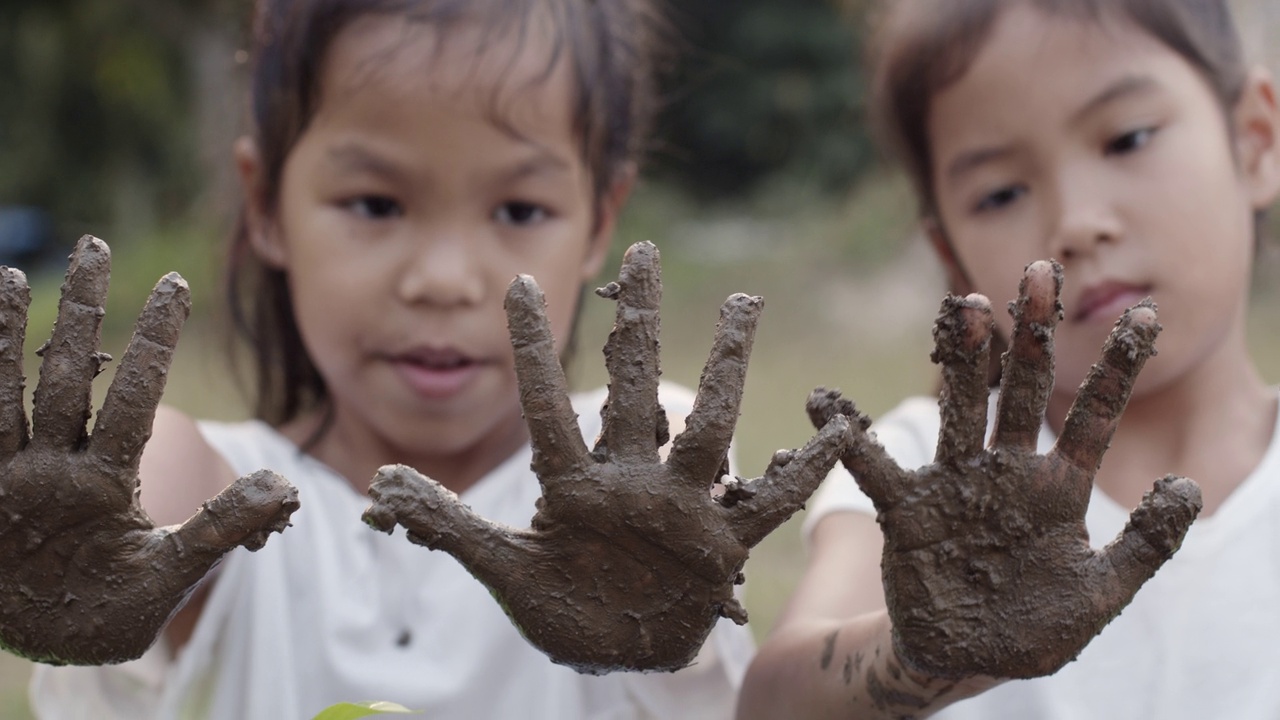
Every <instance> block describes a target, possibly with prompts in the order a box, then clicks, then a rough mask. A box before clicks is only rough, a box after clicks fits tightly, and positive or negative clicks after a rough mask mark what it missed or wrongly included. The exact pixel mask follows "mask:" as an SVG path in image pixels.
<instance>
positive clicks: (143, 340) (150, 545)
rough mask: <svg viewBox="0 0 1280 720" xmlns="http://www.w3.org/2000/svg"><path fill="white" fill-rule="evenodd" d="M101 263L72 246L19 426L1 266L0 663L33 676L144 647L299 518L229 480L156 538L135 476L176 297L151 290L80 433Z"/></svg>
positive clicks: (21, 330)
mask: <svg viewBox="0 0 1280 720" xmlns="http://www.w3.org/2000/svg"><path fill="white" fill-rule="evenodd" d="M110 273H111V257H110V251H109V250H108V248H107V246H106V244H105V243H103V242H102V241H101V240H98V239H97V238H92V237H89V236H85V237H84V238H81V240H80V242H79V243H78V245H77V246H76V249H75V251H74V252H73V254H72V256H71V263H70V266H69V268H68V270H67V276H66V281H65V282H64V284H63V286H62V299H61V301H60V302H59V306H58V319H57V323H56V324H55V326H54V329H53V334H52V337H51V338H50V339H49V342H48V343H46V345H45V346H44V347H43V348H42V349H41V351H40V353H41V355H42V357H43V363H42V365H41V369H40V382H39V384H38V386H37V388H36V392H35V400H34V407H33V410H32V422H31V425H30V427H28V423H27V418H26V412H25V409H24V404H23V386H24V383H25V379H24V376H23V366H22V346H23V341H24V338H25V334H26V318H27V308H28V306H29V304H30V291H29V290H28V288H27V284H26V278H25V276H24V275H23V274H22V272H21V271H18V270H14V269H11V268H5V267H0V648H3V649H5V650H8V651H10V652H13V653H15V654H18V655H21V656H23V657H26V658H28V659H30V660H34V661H37V662H44V663H50V664H59V665H61V664H75V665H101V664H109V663H117V662H123V661H126V660H131V659H134V658H137V657H139V656H141V655H142V653H143V652H145V651H146V650H147V648H149V647H150V646H151V645H152V643H153V642H154V641H155V639H156V638H157V637H158V635H159V633H160V631H161V630H162V629H163V627H164V625H165V623H166V622H167V621H168V619H169V617H170V616H171V615H172V614H173V612H174V611H175V610H176V609H177V608H178V607H179V606H180V604H181V603H182V602H183V600H184V599H185V598H186V597H187V595H188V594H189V593H190V591H191V589H192V588H193V587H194V586H195V585H196V584H197V583H198V582H199V581H200V580H201V579H202V578H203V577H204V575H205V573H207V572H208V571H209V569H210V568H211V567H213V565H215V564H216V563H217V562H218V560H219V559H221V557H222V556H223V554H225V553H226V552H227V551H229V550H231V549H232V548H234V547H237V546H241V545H243V546H246V547H248V548H250V549H256V548H258V547H261V546H262V544H263V543H264V542H265V541H266V537H267V535H269V534H270V533H271V532H274V531H279V530H282V529H283V528H284V527H285V526H286V525H287V524H288V520H289V515H290V513H292V512H293V511H294V510H296V509H297V507H298V501H297V493H296V491H295V490H294V488H293V487H292V486H290V485H289V484H288V483H287V482H285V481H284V480H283V479H282V478H280V477H279V476H277V475H274V474H272V473H270V472H267V471H262V472H259V473H255V474H253V475H250V476H246V477H244V478H241V479H239V480H238V481H236V483H234V484H233V485H231V486H230V487H228V488H227V489H226V490H224V491H223V492H222V493H221V494H219V495H218V496H217V497H216V498H214V499H212V500H210V501H209V502H207V503H205V504H204V506H203V507H202V508H201V509H200V510H199V511H198V512H197V513H196V515H195V516H193V517H192V518H191V519H190V520H188V521H187V522H186V523H184V524H183V525H181V526H174V527H166V528H156V527H155V526H154V524H153V523H152V522H151V520H150V518H148V517H147V515H146V513H145V512H144V511H143V509H142V506H141V504H140V503H139V496H138V491H139V487H138V462H139V459H140V456H141V454H142V449H143V447H144V445H145V444H146V442H147V440H148V439H149V438H150V436H151V423H152V419H153V417H154V414H155V409H156V406H157V404H158V403H159V402H160V397H161V394H162V393H163V391H164V385H165V379H166V375H167V373H168V368H169V364H170V362H171V360H172V358H173V351H174V347H175V346H176V345H177V342H178V335H179V333H180V331H181V329H182V324H183V322H184V321H185V320H186V317H187V315H188V313H189V312H190V306H191V301H190V296H189V292H188V290H187V285H186V282H185V281H184V280H183V279H182V278H181V277H179V276H178V275H176V274H173V273H170V274H169V275H167V276H165V277H164V278H162V279H161V280H160V282H159V283H158V284H157V285H156V287H155V289H154V290H153V291H152V293H151V297H150V298H149V299H148V300H147V303H146V306H145V307H144V308H143V310H142V313H141V314H140V315H139V317H138V321H137V325H136V326H135V329H134V335H133V339H132V340H131V341H130V343H129V347H128V349H127V350H126V351H125V354H124V358H123V359H122V360H121V362H120V367H119V369H118V371H117V372H116V376H115V378H114V380H113V381H112V383H111V387H110V389H109V390H108V392H107V396H106V399H105V400H104V402H103V406H102V409H101V411H100V412H99V414H98V418H97V421H96V422H95V423H94V428H93V433H92V434H89V432H88V429H87V423H88V421H89V417H90V414H91V412H92V407H91V402H92V400H91V391H92V381H93V378H94V377H95V376H96V375H97V374H98V373H99V372H100V370H101V367H102V364H103V363H104V362H106V361H107V360H109V359H110V358H109V357H108V356H106V355H105V354H103V353H100V352H99V351H98V345H99V334H100V329H101V323H102V317H103V314H104V312H105V311H104V304H105V302H106V296H107V283H108V280H109V277H110Z"/></svg>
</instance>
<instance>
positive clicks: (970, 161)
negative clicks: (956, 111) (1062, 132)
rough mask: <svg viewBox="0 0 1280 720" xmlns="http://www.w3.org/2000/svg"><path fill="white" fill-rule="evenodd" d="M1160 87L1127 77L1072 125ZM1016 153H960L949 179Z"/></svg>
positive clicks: (1000, 148) (1008, 148)
mask: <svg viewBox="0 0 1280 720" xmlns="http://www.w3.org/2000/svg"><path fill="white" fill-rule="evenodd" d="M1158 87H1159V83H1157V82H1156V81H1155V79H1153V78H1151V77H1150V76H1147V75H1126V76H1125V77H1122V78H1120V79H1119V80H1117V81H1116V82H1114V83H1112V84H1110V85H1108V86H1107V87H1105V88H1103V90H1102V91H1101V92H1099V93H1098V94H1097V95H1094V96H1093V97H1092V98H1090V99H1089V101H1088V102H1086V103H1085V104H1084V105H1083V106H1081V107H1080V109H1079V110H1077V111H1075V112H1074V113H1072V114H1071V123H1070V124H1072V125H1076V124H1078V123H1079V122H1080V121H1081V120H1083V119H1084V118H1085V117H1087V116H1088V115H1089V114H1090V113H1093V112H1096V111H1097V110H1098V108H1101V107H1104V106H1106V105H1109V104H1111V103H1113V102H1116V101H1118V100H1121V99H1123V98H1127V97H1131V96H1134V95H1145V94H1147V93H1151V92H1154V91H1155V90H1156V89H1157V88H1158ZM1014 151H1015V148H1014V146H1013V145H995V146H991V147H983V148H978V149H976V150H970V151H968V152H964V153H961V154H960V155H958V156H956V158H955V159H954V160H952V161H951V163H950V164H949V165H948V166H947V177H949V178H950V179H951V180H952V181H955V180H956V179H957V178H959V177H962V176H963V175H965V174H966V173H969V172H971V171H973V170H974V169H975V168H978V167H981V166H982V165H985V164H987V163H989V162H994V161H997V160H1001V159H1003V158H1006V157H1008V156H1010V155H1012V154H1013V153H1014Z"/></svg>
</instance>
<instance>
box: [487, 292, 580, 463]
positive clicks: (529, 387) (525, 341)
mask: <svg viewBox="0 0 1280 720" xmlns="http://www.w3.org/2000/svg"><path fill="white" fill-rule="evenodd" d="M546 304H547V302H546V300H545V298H544V297H543V295H542V290H540V289H539V288H538V284H537V283H536V282H534V280H533V278H531V277H529V276H528V275H521V276H519V277H517V278H516V279H515V280H513V281H512V282H511V286H510V287H509V288H507V299H506V303H505V305H506V310H507V329H508V331H509V332H510V334H511V347H512V349H513V350H514V351H515V359H516V381H517V382H518V383H519V385H520V407H521V408H522V409H523V410H524V419H525V424H527V425H528V426H529V444H530V445H531V446H532V449H533V471H534V473H535V474H536V475H537V476H538V480H539V481H540V482H542V483H543V486H544V487H545V486H546V484H547V482H548V481H549V480H552V479H554V478H556V477H558V476H559V475H561V474H563V473H565V472H568V471H570V470H572V469H574V468H576V467H578V466H579V465H581V464H583V463H584V462H585V461H586V458H587V445H586V443H585V442H583V440H582V429H581V428H580V427H578V414H577V413H575V412H574V411H573V405H571V404H570V403H569V383H568V381H567V380H565V376H564V367H563V366H562V365H561V364H560V356H559V354H558V353H557V352H556V342H555V337H554V336H553V335H552V334H551V324H550V323H549V322H548V321H547V313H546Z"/></svg>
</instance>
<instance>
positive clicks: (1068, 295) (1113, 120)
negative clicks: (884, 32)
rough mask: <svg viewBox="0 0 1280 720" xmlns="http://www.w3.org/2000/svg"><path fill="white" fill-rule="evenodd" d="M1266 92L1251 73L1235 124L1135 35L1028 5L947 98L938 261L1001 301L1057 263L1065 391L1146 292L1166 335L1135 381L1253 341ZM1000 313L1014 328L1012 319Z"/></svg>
mask: <svg viewBox="0 0 1280 720" xmlns="http://www.w3.org/2000/svg"><path fill="white" fill-rule="evenodd" d="M1269 90H1270V86H1269V84H1268V83H1267V82H1265V81H1261V80H1259V81H1257V82H1254V83H1253V84H1251V85H1250V87H1249V89H1248V90H1247V91H1246V98H1245V100H1243V101H1242V102H1241V105H1240V108H1239V109H1237V111H1236V112H1235V113H1234V115H1233V117H1231V118H1227V117H1225V116H1224V115H1225V114H1224V112H1223V110H1222V108H1221V105H1220V103H1219V102H1218V101H1217V100H1216V99H1215V96H1214V95H1213V93H1212V91H1211V90H1210V88H1209V86H1208V84H1207V82H1206V81H1205V80H1204V79H1203V77H1202V76H1201V75H1200V73H1199V72H1198V71H1197V70H1195V69H1194V68H1193V67H1192V66H1191V65H1189V64H1188V63H1187V62H1186V61H1185V60H1184V59H1183V58H1182V56H1180V55H1178V54H1177V53H1175V52H1174V51H1172V50H1171V49H1169V48H1168V47H1167V46H1165V45H1163V44H1161V43H1160V42H1159V41H1158V40H1156V39H1154V38H1153V37H1151V36H1150V35H1148V34H1146V33H1144V32H1142V31H1141V30H1140V29H1138V28H1136V27H1133V26H1131V25H1128V24H1125V23H1122V22H1120V21H1115V20H1111V19H1104V20H1103V21H1100V22H1099V23H1091V22H1082V21H1075V20H1071V19H1068V18H1064V17H1054V18H1049V17H1048V16H1046V15H1044V14H1042V13H1041V12H1040V11H1038V10H1035V9H1033V8H1031V7H1030V4H1029V3H1021V4H1016V5H1014V6H1013V7H1011V8H1010V9H1009V10H1006V11H1005V12H1004V14H1003V16H1002V17H1001V18H1000V19H999V21H998V22H997V24H996V26H995V27H994V28H993V30H992V34H991V36H990V37H989V39H988V41H987V42H986V44H985V45H984V46H983V49H982V50H981V51H980V53H979V54H978V55H977V57H976V58H975V60H974V62H973V64H972V65H971V67H970V68H969V69H968V71H967V73H966V74H964V75H963V76H962V77H961V78H960V80H959V81H957V82H956V83H954V84H953V85H951V86H949V87H947V88H945V89H944V90H943V91H942V92H940V93H938V94H937V95H936V97H935V98H934V100H933V104H932V111H931V115H930V120H929V126H928V131H929V137H930V140H931V145H932V150H933V182H934V187H935V191H936V193H937V198H938V212H939V218H938V219H939V221H940V224H941V226H942V228H944V229H945V230H944V232H945V236H946V237H947V238H948V239H949V243H950V249H951V252H952V253H953V256H952V257H951V258H948V257H947V255H948V253H947V252H946V251H945V250H944V252H943V255H944V260H950V261H951V262H952V270H953V271H955V270H959V271H961V272H963V273H964V274H965V275H967V277H968V279H969V280H970V281H971V284H972V288H970V289H971V290H973V291H976V292H981V293H983V294H985V295H987V296H989V297H990V298H991V299H992V301H993V302H995V303H997V304H998V305H1002V304H1003V303H1004V302H1005V301H1007V300H1010V299H1012V298H1014V297H1016V295H1017V288H1018V282H1019V280H1020V278H1021V277H1022V272H1023V268H1024V266H1025V265H1026V264H1027V263H1029V262H1032V261H1034V260H1038V259H1042V258H1048V257H1053V258H1056V259H1057V260H1059V261H1060V262H1062V264H1063V265H1064V267H1065V269H1066V285H1065V287H1064V289H1063V294H1062V302H1063V305H1064V307H1065V318H1064V320H1063V322H1062V323H1061V324H1060V325H1059V328H1058V331H1057V336H1056V337H1057V339H1056V343H1055V346H1056V355H1057V378H1056V380H1057V382H1056V387H1057V391H1058V392H1065V393H1068V394H1070V395H1074V393H1075V390H1076V388H1077V386H1078V385H1079V383H1080V381H1081V380H1082V379H1083V378H1084V376H1085V374H1086V373H1087V372H1088V369H1089V367H1090V365H1091V364H1092V363H1093V362H1094V361H1096V359H1097V357H1098V351H1099V349H1100V348H1101V347H1102V344H1103V341H1104V340H1105V338H1106V336H1107V334H1108V332H1109V331H1110V329H1111V327H1112V325H1113V324H1114V323H1115V321H1116V319H1117V318H1118V317H1119V316H1120V314H1121V313H1122V312H1123V310H1124V309H1125V308H1126V307H1128V306H1131V305H1133V304H1134V303H1136V302H1138V301H1139V300H1141V299H1142V298H1143V297H1145V296H1147V295H1151V296H1153V297H1154V298H1155V300H1156V301H1157V302H1158V304H1159V312H1160V322H1161V324H1162V325H1163V326H1164V328H1165V330H1164V332H1163V333H1162V334H1161V336H1160V339H1159V341H1158V346H1159V350H1160V354H1159V356H1158V357H1156V358H1155V359H1153V360H1152V361H1151V362H1150V363H1148V365H1147V369H1146V370H1144V371H1143V375H1142V377H1141V378H1140V379H1139V383H1138V388H1137V392H1138V393H1142V392H1143V391H1144V389H1151V388H1155V387H1160V386H1162V385H1164V384H1165V383H1167V382H1168V381H1170V380H1172V379H1174V378H1178V377H1183V376H1184V374H1185V373H1186V372H1188V371H1189V370H1191V369H1193V368H1195V367H1202V366H1203V365H1202V363H1203V362H1204V361H1205V360H1206V359H1209V358H1211V357H1213V356H1214V354H1215V353H1217V352H1219V351H1220V349H1221V348H1223V347H1224V346H1230V347H1232V352H1236V351H1239V352H1243V347H1244V343H1243V317H1244V311H1245V306H1246V298H1247V288H1248V284H1249V278H1250V267H1251V265H1252V259H1253V252H1254V233H1253V214H1254V210H1255V208H1260V207H1264V206H1265V205H1266V204H1267V203H1269V202H1270V201H1271V200H1272V199H1273V198H1274V196H1275V194H1276V188H1275V179H1274V177H1272V176H1273V175H1274V163H1275V156H1274V132H1275V106H1274V99H1273V98H1272V97H1271V96H1270V95H1269V94H1268V93H1269ZM1228 123H1231V125H1230V126H1229V125H1228ZM1229 127H1231V128H1234V131H1235V133H1236V135H1235V136H1234V137H1233V136H1232V134H1231V133H1230V132H1229ZM939 237H941V235H939ZM997 318H998V320H997V322H998V323H999V327H1000V329H1001V330H1002V331H1003V332H1004V334H1005V337H1008V336H1009V332H1010V328H1011V324H1012V322H1011V320H1010V318H1009V317H1008V315H1007V314H1006V313H1004V312H999V313H997Z"/></svg>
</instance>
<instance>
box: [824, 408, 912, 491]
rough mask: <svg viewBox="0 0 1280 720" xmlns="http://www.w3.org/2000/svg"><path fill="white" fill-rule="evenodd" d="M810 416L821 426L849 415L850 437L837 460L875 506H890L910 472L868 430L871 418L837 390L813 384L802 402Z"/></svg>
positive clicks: (902, 489)
mask: <svg viewBox="0 0 1280 720" xmlns="http://www.w3.org/2000/svg"><path fill="white" fill-rule="evenodd" d="M805 410H806V411H807V412H808V414H809V420H810V421H811V422H812V423H813V424H814V425H816V426H818V427H823V426H824V425H825V424H826V423H828V422H829V421H830V420H831V418H833V417H835V416H837V415H843V416H845V417H847V418H848V419H849V440H848V446H847V447H846V448H845V451H844V454H843V455H841V456H840V461H841V462H842V463H843V464H844V467H845V469H846V470H848V471H849V472H850V473H852V474H853V477H854V480H856V481H857V483H858V487H860V488H862V492H864V493H866V495H867V497H869V498H871V501H872V502H873V503H875V506H876V509H877V510H885V509H887V508H890V507H893V506H894V505H896V504H897V503H898V502H899V501H900V500H901V499H902V496H903V494H904V493H905V492H906V488H907V485H908V483H909V481H910V474H909V473H907V472H906V471H904V470H903V469H902V468H901V467H900V466H899V465H898V463H897V462H895V461H894V459H893V458H892V457H889V453H888V452H886V451H885V449H884V447H883V446H881V445H880V443H878V442H876V439H875V437H874V436H873V435H872V434H871V433H870V432H868V428H870V426H871V419H870V418H868V417H867V416H866V415H863V414H862V413H861V412H859V411H858V409H857V408H856V407H855V406H854V404H853V401H851V400H849V399H848V398H845V397H843V396H841V394H840V391H839V390H829V389H827V388H816V389H815V390H814V391H813V392H812V393H810V394H809V399H808V401H807V402H806V403H805Z"/></svg>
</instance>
